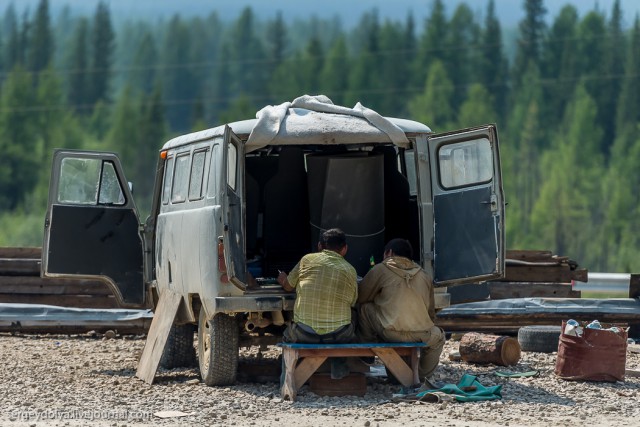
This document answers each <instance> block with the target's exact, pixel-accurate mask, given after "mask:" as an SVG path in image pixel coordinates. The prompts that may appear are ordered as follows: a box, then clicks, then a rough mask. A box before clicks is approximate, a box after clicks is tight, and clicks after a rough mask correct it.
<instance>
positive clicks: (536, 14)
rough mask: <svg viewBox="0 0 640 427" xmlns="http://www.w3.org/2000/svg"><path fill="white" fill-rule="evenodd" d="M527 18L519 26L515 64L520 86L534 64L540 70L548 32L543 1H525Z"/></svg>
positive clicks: (514, 68)
mask: <svg viewBox="0 0 640 427" xmlns="http://www.w3.org/2000/svg"><path fill="white" fill-rule="evenodd" d="M524 9H525V17H524V18H523V19H522V21H520V24H519V30H520V33H519V36H518V40H517V43H518V47H517V50H516V57H515V63H514V64H513V76H514V82H515V83H516V84H517V85H518V86H519V85H520V84H524V83H523V81H522V80H521V79H522V77H523V75H524V74H525V73H526V72H527V70H528V69H529V67H530V64H531V63H533V64H534V65H535V66H536V67H537V68H538V69H540V62H541V53H542V43H543V41H544V37H545V34H546V30H547V24H546V23H545V15H546V13H547V10H546V9H545V7H544V1H543V0H525V1H524Z"/></svg>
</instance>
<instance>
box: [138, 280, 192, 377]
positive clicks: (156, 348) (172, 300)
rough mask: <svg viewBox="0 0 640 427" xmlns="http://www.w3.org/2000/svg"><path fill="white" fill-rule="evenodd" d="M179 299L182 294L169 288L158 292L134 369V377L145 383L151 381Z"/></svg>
mask: <svg viewBox="0 0 640 427" xmlns="http://www.w3.org/2000/svg"><path fill="white" fill-rule="evenodd" d="M181 301H182V295H180V294H177V293H175V292H173V291H172V290H170V289H165V290H163V291H162V293H161V294H160V299H159V300H158V306H157V307H156V311H155V314H154V316H153V320H152V321H151V326H150V327H149V334H148V335H147V341H146V342H145V344H144V350H142V356H140V361H139V362H138V369H137V371H136V377H138V378H140V379H141V380H143V381H145V382H146V383H147V384H152V383H153V380H154V377H155V375H156V371H157V370H158V365H159V364H160V358H161V357H162V352H163V351H164V347H165V345H166V344H167V338H168V337H169V331H170V330H171V326H172V325H173V321H174V320H175V318H176V314H177V313H178V308H179V307H180V302H181Z"/></svg>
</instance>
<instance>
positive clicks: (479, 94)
mask: <svg viewBox="0 0 640 427" xmlns="http://www.w3.org/2000/svg"><path fill="white" fill-rule="evenodd" d="M493 105H494V102H493V96H491V93H490V92H489V91H488V90H487V89H486V88H485V87H484V86H482V85H481V84H480V83H474V84H472V85H471V86H470V87H469V91H468V96H467V98H466V99H465V101H464V102H463V103H462V105H461V106H460V112H459V113H458V115H457V117H456V118H457V120H458V127H461V128H463V127H471V126H478V125H483V124H487V123H496V122H497V121H498V114H497V113H496V111H495V110H494V109H493Z"/></svg>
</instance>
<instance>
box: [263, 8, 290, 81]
mask: <svg viewBox="0 0 640 427" xmlns="http://www.w3.org/2000/svg"><path fill="white" fill-rule="evenodd" d="M265 42H266V43H265V49H266V57H267V61H268V69H269V76H271V75H272V74H273V73H274V71H275V69H276V68H277V67H278V65H280V64H282V62H283V61H284V59H285V57H286V55H287V49H288V36H287V26H286V24H285V22H284V19H283V18H282V12H281V11H278V13H277V14H276V18H275V19H274V20H273V21H271V22H268V23H267V34H266V38H265Z"/></svg>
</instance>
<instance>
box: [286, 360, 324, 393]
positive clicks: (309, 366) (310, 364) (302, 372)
mask: <svg viewBox="0 0 640 427" xmlns="http://www.w3.org/2000/svg"><path fill="white" fill-rule="evenodd" d="M325 360H327V358H326V357H324V356H320V357H305V358H304V359H302V360H301V361H300V363H299V364H298V366H297V367H296V368H295V374H294V377H295V385H296V390H299V389H300V387H302V386H303V385H304V383H306V382H307V380H308V379H309V378H311V375H313V373H314V372H315V371H316V370H317V369H318V368H319V367H320V365H322V364H323V363H324V361H325Z"/></svg>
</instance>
